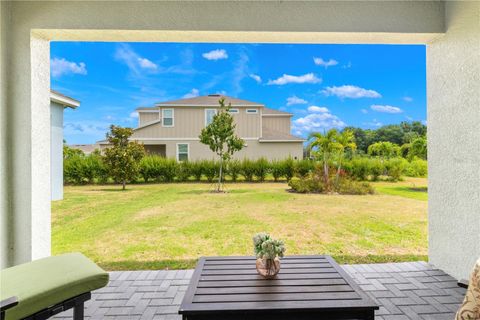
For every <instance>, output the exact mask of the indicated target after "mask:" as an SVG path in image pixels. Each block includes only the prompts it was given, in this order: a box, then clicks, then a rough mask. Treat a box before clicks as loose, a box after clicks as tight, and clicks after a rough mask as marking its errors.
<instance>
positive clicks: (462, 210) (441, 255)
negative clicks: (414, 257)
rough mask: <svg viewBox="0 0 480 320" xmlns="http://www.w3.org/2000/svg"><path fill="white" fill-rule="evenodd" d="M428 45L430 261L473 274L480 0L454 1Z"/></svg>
mask: <svg viewBox="0 0 480 320" xmlns="http://www.w3.org/2000/svg"><path fill="white" fill-rule="evenodd" d="M445 17H446V23H447V30H448V31H447V33H446V35H445V36H444V37H443V38H441V39H439V40H437V41H435V42H433V43H431V44H429V45H428V46H427V74H428V76H427V94H428V119H427V122H428V166H429V168H428V174H429V180H428V182H429V183H428V197H429V201H428V206H429V210H428V211H429V257H430V261H431V262H432V263H433V264H435V265H437V266H438V267H440V268H442V269H444V270H445V271H446V272H448V273H450V274H452V275H453V276H454V277H457V278H468V274H469V272H470V271H471V269H472V267H473V265H474V263H475V261H476V259H478V258H479V257H480V2H449V3H447V5H446V15H445Z"/></svg>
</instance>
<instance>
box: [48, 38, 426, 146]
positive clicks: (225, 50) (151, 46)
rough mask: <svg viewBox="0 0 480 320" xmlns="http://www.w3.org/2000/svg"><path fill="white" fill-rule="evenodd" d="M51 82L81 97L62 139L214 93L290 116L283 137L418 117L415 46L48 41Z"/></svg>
mask: <svg viewBox="0 0 480 320" xmlns="http://www.w3.org/2000/svg"><path fill="white" fill-rule="evenodd" d="M51 79H52V80H51V82H52V83H51V86H52V88H53V89H56V90H58V91H60V92H62V93H64V94H66V95H69V96H72V97H73V98H76V99H78V100H80V101H81V106H80V108H78V109H76V110H70V109H67V110H66V111H65V120H64V126H65V139H66V140H67V143H69V144H80V143H93V142H95V141H97V140H101V139H103V138H104V137H105V132H106V131H107V130H108V127H109V125H110V124H117V125H122V126H130V127H135V126H136V124H137V118H136V114H135V112H134V110H135V108H137V107H139V106H151V105H153V103H155V102H160V101H166V100H171V99H178V98H182V97H190V96H195V95H206V94H210V93H223V94H227V95H230V96H234V97H239V98H242V99H246V100H252V101H256V102H261V103H264V104H265V105H266V106H268V107H270V108H274V109H279V110H285V111H289V112H292V113H293V114H294V115H295V116H294V118H293V119H294V120H293V128H292V133H293V134H296V135H301V136H305V135H307V134H308V133H309V132H310V131H324V130H327V129H330V128H340V129H341V128H342V127H344V126H357V127H362V128H377V127H379V126H381V125H385V124H392V123H399V122H401V121H410V120H419V121H425V119H426V70H425V46H422V45H415V46H414V45H402V46H401V45H307V44H301V45H299V44H219V43H215V44H198V43H105V42H53V43H52V44H51Z"/></svg>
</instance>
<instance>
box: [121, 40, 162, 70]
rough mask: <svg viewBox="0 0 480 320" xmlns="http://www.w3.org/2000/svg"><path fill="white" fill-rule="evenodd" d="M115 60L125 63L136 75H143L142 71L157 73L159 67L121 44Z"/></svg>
mask: <svg viewBox="0 0 480 320" xmlns="http://www.w3.org/2000/svg"><path fill="white" fill-rule="evenodd" d="M115 59H117V60H118V61H121V62H123V63H125V64H126V65H127V67H128V69H130V71H131V72H132V73H133V74H135V75H137V76H138V75H140V74H142V69H143V70H147V71H150V72H154V71H157V69H158V66H157V65H156V64H155V63H153V62H152V61H150V60H148V59H147V58H144V57H141V56H140V55H139V54H138V53H136V52H135V51H134V50H133V49H132V48H131V47H130V46H129V45H127V44H121V45H119V46H118V48H117V50H116V51H115Z"/></svg>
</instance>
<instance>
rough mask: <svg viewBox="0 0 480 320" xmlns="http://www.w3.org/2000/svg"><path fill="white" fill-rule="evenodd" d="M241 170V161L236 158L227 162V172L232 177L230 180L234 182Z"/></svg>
mask: <svg viewBox="0 0 480 320" xmlns="http://www.w3.org/2000/svg"><path fill="white" fill-rule="evenodd" d="M241 172H242V168H241V163H240V161H238V160H230V161H229V162H228V163H227V174H228V175H229V176H230V177H231V178H232V181H233V182H235V181H237V179H238V176H240V174H241Z"/></svg>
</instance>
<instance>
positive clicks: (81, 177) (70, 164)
mask: <svg viewBox="0 0 480 320" xmlns="http://www.w3.org/2000/svg"><path fill="white" fill-rule="evenodd" d="M63 179H64V182H65V183H67V184H85V183H95V182H97V181H98V182H104V181H106V180H108V173H107V170H106V167H105V164H104V163H103V160H102V158H101V156H100V155H98V154H97V153H92V154H90V155H83V154H80V153H77V154H71V155H70V156H69V157H68V158H66V159H64V164H63Z"/></svg>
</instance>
